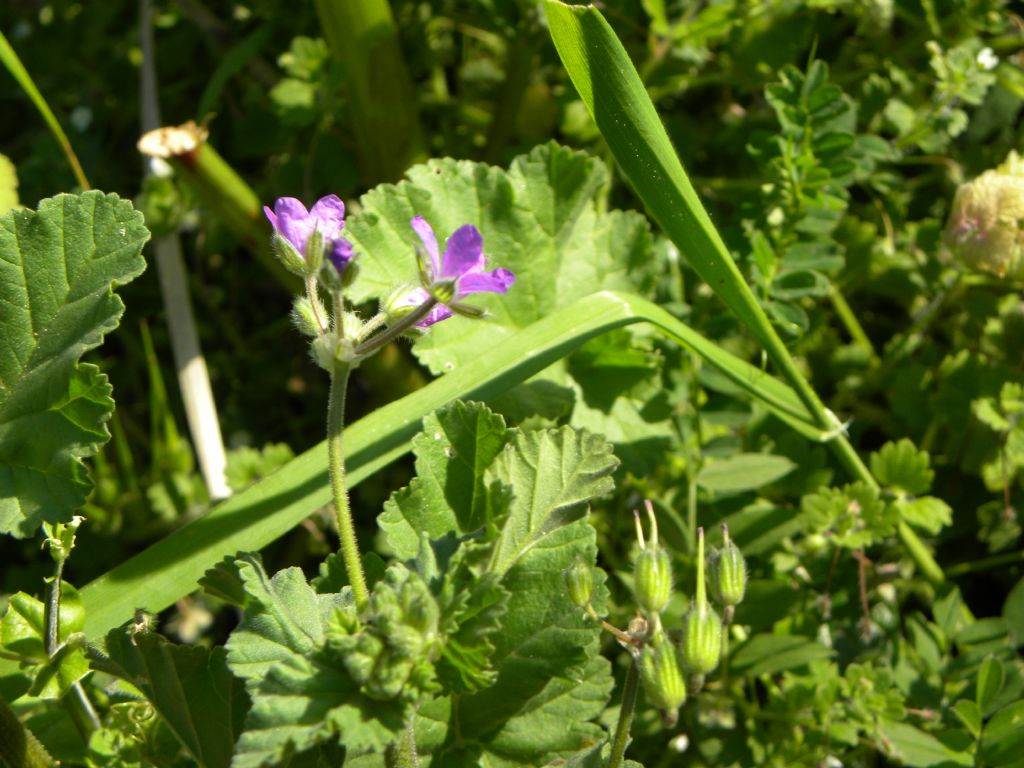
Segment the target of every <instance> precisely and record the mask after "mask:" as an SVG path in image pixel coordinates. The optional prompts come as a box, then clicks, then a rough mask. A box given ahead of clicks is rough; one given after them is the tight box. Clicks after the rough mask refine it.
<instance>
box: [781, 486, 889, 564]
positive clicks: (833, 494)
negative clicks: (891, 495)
mask: <svg viewBox="0 0 1024 768" xmlns="http://www.w3.org/2000/svg"><path fill="white" fill-rule="evenodd" d="M801 507H802V510H803V519H804V521H805V522H806V523H807V524H808V525H809V527H810V528H812V529H813V530H815V531H818V532H829V533H831V534H832V536H833V540H834V541H835V543H836V545H837V546H840V547H846V548H848V549H857V548H859V547H866V546H868V545H870V544H874V543H876V542H878V541H880V540H882V539H884V538H885V537H886V536H891V535H892V534H893V533H894V532H895V530H896V524H897V523H898V522H899V513H898V512H897V510H896V507H895V506H894V505H891V504H886V503H885V502H884V501H882V500H881V499H880V498H879V496H878V491H877V489H875V488H872V487H871V486H869V485H868V484H867V483H864V482H862V481H858V482H856V483H851V484H849V485H845V486H843V487H842V488H822V489H820V490H818V491H817V492H816V493H813V494H810V495H807V496H805V497H804V498H803V502H802V505H801Z"/></svg>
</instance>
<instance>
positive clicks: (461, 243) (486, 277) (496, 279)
mask: <svg viewBox="0 0 1024 768" xmlns="http://www.w3.org/2000/svg"><path fill="white" fill-rule="evenodd" d="M410 224H411V225H412V228H413V231H415V232H416V234H417V235H418V236H419V238H420V240H421V241H422V243H423V250H425V251H426V255H427V256H428V257H429V258H430V263H429V264H428V265H426V266H427V270H426V271H427V277H428V279H429V281H430V282H431V283H432V284H433V283H438V282H441V281H446V282H447V281H451V283H452V284H453V290H454V295H453V296H452V298H451V299H450V300H448V301H446V302H443V303H439V304H438V305H437V306H436V307H434V309H433V310H431V312H430V314H429V315H427V316H426V317H425V318H424V319H423V320H421V321H420V322H419V323H417V325H418V326H420V327H421V328H426V327H427V326H430V325H433V324H434V323H436V322H438V321H440V320H444V319H446V318H449V317H451V316H452V307H454V309H455V311H459V309H461V306H460V301H461V299H463V298H465V297H466V296H469V295H470V294H473V293H506V292H507V291H508V289H509V287H510V286H511V285H512V284H513V283H515V281H516V276H515V275H514V274H513V273H512V272H511V271H510V270H507V269H501V268H499V269H494V270H491V271H490V272H484V263H485V261H486V259H485V257H484V239H483V237H482V236H481V235H480V231H479V230H478V229H477V228H476V227H474V226H473V225H472V224H465V225H463V226H461V227H459V228H458V229H457V230H455V234H453V235H452V236H451V237H449V238H448V242H447V243H445V250H444V253H443V254H442V253H438V248H437V238H436V237H435V236H434V230H433V229H432V228H431V226H430V225H429V224H428V223H427V221H426V219H424V218H423V217H422V216H416V217H414V218H413V220H412V221H411V222H410ZM429 295H430V294H429V293H428V291H427V290H426V289H424V288H418V289H416V290H415V291H413V292H412V293H411V294H410V295H409V297H408V299H407V303H408V304H417V305H418V304H422V303H423V302H424V301H426V300H427V299H428V298H429Z"/></svg>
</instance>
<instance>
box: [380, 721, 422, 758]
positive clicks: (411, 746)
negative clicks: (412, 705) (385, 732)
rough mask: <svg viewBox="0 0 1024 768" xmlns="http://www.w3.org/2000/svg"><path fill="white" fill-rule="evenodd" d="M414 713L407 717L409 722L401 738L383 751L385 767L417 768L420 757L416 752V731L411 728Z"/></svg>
mask: <svg viewBox="0 0 1024 768" xmlns="http://www.w3.org/2000/svg"><path fill="white" fill-rule="evenodd" d="M414 718H415V715H413V716H411V717H410V718H409V724H408V725H407V726H406V728H405V731H403V732H402V738H401V739H399V740H398V741H397V742H395V743H394V744H391V745H389V746H388V748H387V749H386V750H385V751H384V764H385V765H386V766H387V768H419V767H420V758H419V755H417V754H416V733H415V730H414V728H413V721H414Z"/></svg>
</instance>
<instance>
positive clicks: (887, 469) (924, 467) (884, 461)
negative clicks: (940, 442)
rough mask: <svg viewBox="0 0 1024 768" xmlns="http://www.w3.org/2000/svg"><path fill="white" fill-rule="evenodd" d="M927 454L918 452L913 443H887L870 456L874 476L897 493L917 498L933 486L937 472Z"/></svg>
mask: <svg viewBox="0 0 1024 768" xmlns="http://www.w3.org/2000/svg"><path fill="white" fill-rule="evenodd" d="M930 464H931V458H930V457H929V456H928V453H927V451H919V450H917V448H915V447H914V444H913V443H912V442H910V440H908V439H906V438H903V439H902V440H900V441H899V442H896V443H892V442H889V443H886V444H885V445H883V446H882V447H881V448H880V449H879V450H877V451H875V452H874V453H872V454H871V473H872V474H873V475H874V476H875V478H876V479H877V480H878V482H879V483H881V484H882V485H887V486H889V487H890V488H892V489H894V490H895V491H896V492H898V493H906V494H910V495H912V496H916V495H919V494H922V493H925V492H926V491H927V490H928V489H929V488H931V487H932V480H933V479H934V478H935V471H934V470H933V469H932V468H931V466H930Z"/></svg>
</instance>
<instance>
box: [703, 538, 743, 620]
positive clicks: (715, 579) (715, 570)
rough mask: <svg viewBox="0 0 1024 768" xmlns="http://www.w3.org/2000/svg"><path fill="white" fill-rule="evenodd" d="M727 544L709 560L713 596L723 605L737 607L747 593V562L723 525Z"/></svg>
mask: <svg viewBox="0 0 1024 768" xmlns="http://www.w3.org/2000/svg"><path fill="white" fill-rule="evenodd" d="M722 534H723V536H724V538H725V544H724V545H723V546H722V548H721V549H720V550H716V551H715V552H713V553H712V554H711V557H710V558H708V572H709V573H708V575H709V576H710V583H711V594H712V595H713V596H714V598H715V599H716V600H717V601H718V602H720V603H721V604H722V605H727V606H735V605H739V604H740V603H741V602H743V595H744V594H745V593H746V591H747V562H746V560H744V559H743V553H742V552H740V548H739V547H737V546H736V545H735V544H734V543H733V542H732V540H731V539H730V538H729V529H728V528H727V527H726V526H725V525H724V524H723V525H722Z"/></svg>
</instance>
